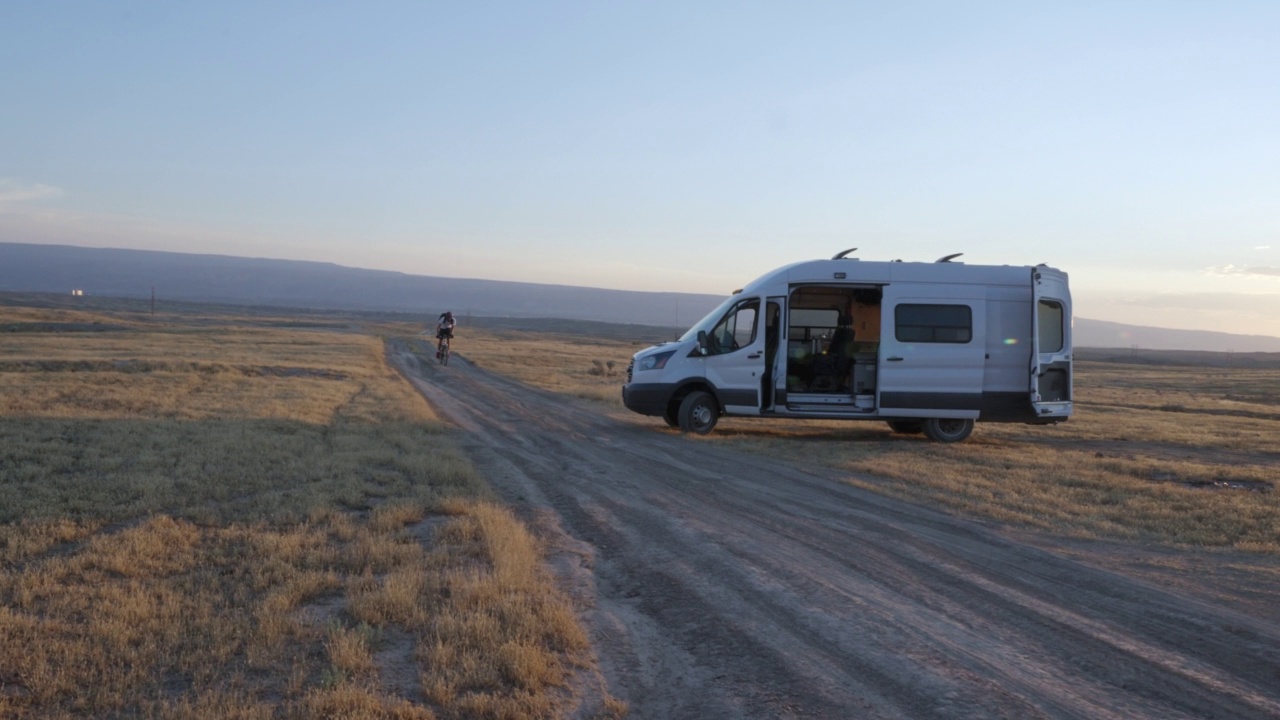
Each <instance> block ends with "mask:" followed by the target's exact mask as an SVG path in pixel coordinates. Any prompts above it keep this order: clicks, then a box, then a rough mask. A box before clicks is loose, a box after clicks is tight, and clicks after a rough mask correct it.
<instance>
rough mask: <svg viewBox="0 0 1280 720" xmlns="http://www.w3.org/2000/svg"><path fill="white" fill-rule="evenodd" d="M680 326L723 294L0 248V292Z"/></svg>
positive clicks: (218, 258) (137, 253)
mask: <svg viewBox="0 0 1280 720" xmlns="http://www.w3.org/2000/svg"><path fill="white" fill-rule="evenodd" d="M153 287H154V288H155V292H156V296H157V297H159V298H160V299H161V300H183V301H190V302H212V303H231V304H241V305H273V306H278V307H293V308H315V309H337V310H383V311H394V312H412V313H422V314H423V315H426V316H431V315H434V314H436V313H439V312H442V311H444V310H453V311H454V313H455V314H461V315H467V314H474V315H483V316H492V317H552V318H566V319H581V320H596V321H600V322H611V323H634V324H641V325H655V326H661V327H683V328H687V327H688V326H690V325H692V324H693V323H694V322H696V321H697V320H698V319H699V318H701V317H702V316H703V315H705V314H707V313H708V312H710V311H711V309H712V308H714V307H715V306H716V305H718V304H719V303H720V302H721V301H722V300H723V299H724V298H723V297H722V296H719V295H696V294H691V293H659V292H636V291H629V290H604V289H597V288H585V287H572V286H567V285H543V284H537V283H519V282H502V281H497V280H475V279H464V278H445V277H430V276H423V275H408V274H405V273H399V272H391V271H386V270H363V269H359V268H349V267H343V266H341V265H334V264H332V263H319V262H305V261H298V260H264V259H256V258H241V257H228V256H223V255H194V254H186V253H171V252H154V251H146V250H117V249H104V248H81V247H72V246H68V245H33V244H25V243H0V291H8V292H65V293H70V292H71V291H72V290H76V289H79V290H83V291H84V293H85V294H86V295H100V296H109V297H124V298H142V297H149V296H150V294H151V290H152V288H153Z"/></svg>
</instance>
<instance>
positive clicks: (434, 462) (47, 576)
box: [0, 307, 586, 718]
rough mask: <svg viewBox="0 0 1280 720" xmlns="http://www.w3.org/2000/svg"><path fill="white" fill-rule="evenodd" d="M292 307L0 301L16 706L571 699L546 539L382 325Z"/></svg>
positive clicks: (345, 708) (551, 704)
mask: <svg viewBox="0 0 1280 720" xmlns="http://www.w3.org/2000/svg"><path fill="white" fill-rule="evenodd" d="M291 324H292V323H291V322H290V319H289V318H278V319H270V318H266V319H264V318H262V317H255V318H252V319H251V320H244V319H241V318H228V317H222V316H216V315H211V316H200V317H188V318H183V317H179V316H164V317H161V318H159V319H153V318H150V317H145V316H130V315H128V314H127V313H118V314H113V315H100V314H95V313H84V312H80V311H59V310H34V309H26V308H13V307H5V308H0V333H3V335H0V337H3V343H0V717H120V716H127V717H134V716H138V717H141V716H145V717H159V718H213V717H217V718H224V717H240V718H259V717H261V718H280V717H289V718H314V717H348V718H384V717H385V718H432V717H551V716H554V715H555V714H556V713H557V712H558V709H559V708H561V707H562V706H563V703H564V702H565V693H564V691H563V690H562V687H563V686H564V684H565V682H566V678H567V677H568V676H569V674H570V673H571V672H572V669H573V667H574V665H575V663H577V662H581V658H583V657H584V656H585V653H586V642H585V639H584V636H583V634H582V630H581V628H580V627H579V626H578V625H577V623H576V620H575V619H574V616H573V614H572V612H571V611H570V610H569V609H568V606H567V603H566V601H565V599H564V598H563V597H561V596H560V595H559V594H558V593H557V592H556V591H555V590H554V588H553V586H552V584H551V583H550V581H549V580H548V578H547V577H546V576H545V575H544V574H543V571H542V569H541V565H540V557H539V555H538V551H537V546H536V544H535V543H534V542H533V540H532V539H531V538H530V537H529V536H528V534H527V533H526V532H525V530H524V529H523V527H522V526H521V525H520V524H519V523H518V522H516V521H515V520H514V518H512V517H511V516H510V515H509V514H507V513H506V512H505V511H503V510H501V509H499V508H496V507H494V506H492V505H491V504H489V503H488V502H486V501H485V497H486V491H485V489H484V486H483V483H482V481H481V480H480V478H478V477H477V476H476V474H475V472H474V471H473V470H472V468H471V466H470V465H469V463H468V462H467V461H466V459H465V458H463V457H461V456H460V455H458V454H457V453H456V452H455V451H454V450H453V449H452V443H451V442H450V437H449V431H448V429H447V428H445V427H444V426H443V425H441V424H440V423H439V422H438V421H437V419H436V418H435V416H434V414H433V413H432V411H431V409H430V407H429V406H428V405H427V404H426V403H425V401H423V400H422V398H421V397H420V396H419V395H417V394H416V393H415V392H413V391H412V389H411V388H410V387H409V386H408V384H407V383H405V382H404V381H403V379H402V378H400V377H399V376H398V375H396V374H395V373H394V372H392V371H391V370H390V369H389V368H388V366H387V363H386V361H385V358H384V357H383V344H382V341H381V340H379V339H377V338H376V337H373V336H372V335H371V334H369V332H367V331H366V332H350V331H347V330H349V328H348V327H347V323H345V322H343V323H334V324H333V326H334V327H333V329H337V330H343V331H344V332H334V331H332V330H327V331H326V330H316V329H313V328H314V326H317V325H323V324H324V323H323V322H321V321H311V322H308V323H305V325H307V326H308V327H304V328H297V327H289V326H290V325H291ZM103 326H110V327H111V328H112V329H110V330H103V329H102V327H103ZM399 330H400V331H402V332H403V331H404V328H399ZM453 660H458V664H456V665H455V664H453Z"/></svg>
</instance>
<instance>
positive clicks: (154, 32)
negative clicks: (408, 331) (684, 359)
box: [0, 0, 1280, 336]
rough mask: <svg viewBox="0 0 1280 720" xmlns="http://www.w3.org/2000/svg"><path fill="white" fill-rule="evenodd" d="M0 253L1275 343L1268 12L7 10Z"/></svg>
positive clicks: (1276, 111) (1275, 129)
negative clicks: (879, 310) (1041, 308)
mask: <svg viewBox="0 0 1280 720" xmlns="http://www.w3.org/2000/svg"><path fill="white" fill-rule="evenodd" d="M0 67H3V68H4V71H3V72H2V73H0V138H3V140H2V141H0V241H8V242H49V243H63V244H71V245H86V246H105V247H129V248H141V249H156V250H174V251H181V252H198V253H216V254H228V255H246V256H253V257H273V258H286V259H300V260H318V261H327V262H336V263H340V264H343V265H351V266H356V267H367V268H378V269H391V270H400V271H403V272H409V273H415V274H428V275H445V276H454V277H479V278H493V279H504V280H522V281H532V282H547V283H564V284H575V285H590V286H595V287H615V288H626V289H638V290H679V291H688V292H708V293H716V294H721V293H727V292H728V291H730V290H732V289H733V288H735V287H740V286H741V285H743V284H744V283H745V282H747V281H748V280H750V279H752V278H754V277H756V276H758V275H760V274H762V273H764V272H766V271H768V270H770V269H772V268H774V267H777V266H779V265H782V264H785V263H789V262H792V261H796V260H803V259H810V258H816V257H829V256H831V255H832V254H834V253H835V252H837V251H839V250H842V249H844V248H847V247H853V246H857V247H859V248H861V251H860V252H859V253H857V255H858V256H860V257H862V258H864V259H874V260H891V259H897V258H902V259H905V260H933V259H936V258H937V257H939V256H941V255H945V254H950V253H953V252H964V253H965V255H964V257H963V259H965V260H967V261H969V262H982V263H997V264H1035V263H1039V262H1046V263H1049V264H1050V265H1053V266H1055V267H1059V268H1062V269H1064V270H1066V271H1067V272H1069V273H1070V274H1071V277H1072V284H1073V289H1074V292H1075V299H1076V314H1077V315H1080V316H1083V317H1089V318H1094V319H1102V320H1113V321H1117V322H1129V323H1136V324H1146V325H1157V326H1162V327H1181V328H1196V329H1210V330H1225V331H1230V332H1243V333H1252V334H1268V335H1276V336H1280V81H1278V80H1277V77H1280V74H1278V73H1277V70H1276V69H1277V68H1280V3H1275V2H1231V1H1229V0H1228V1H1224V2H1178V1H1177V0H1168V1H1165V2H1125V1H1123V0H1118V1H1113V2H1096V3H1094V2H1072V3H1048V2H974V3H954V2H899V3H858V2H839V3H803V2H795V3H749V2H734V3H728V2H723V3H722V2H700V3H667V2H646V3H566V2H544V3H526V2H476V3H430V2H370V3H360V4H356V3H349V4H348V3H323V2H299V3H284V2H274V3H240V2H224V3H172V2H163V3H161V2H156V3H151V2H105V3H103V2H58V1H56V0H54V1H51V2H43V3H4V4H3V5H0Z"/></svg>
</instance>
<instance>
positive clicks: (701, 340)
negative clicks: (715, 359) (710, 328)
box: [694, 330, 707, 355]
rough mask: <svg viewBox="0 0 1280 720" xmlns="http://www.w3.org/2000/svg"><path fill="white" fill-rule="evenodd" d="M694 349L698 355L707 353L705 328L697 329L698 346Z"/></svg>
mask: <svg viewBox="0 0 1280 720" xmlns="http://www.w3.org/2000/svg"><path fill="white" fill-rule="evenodd" d="M694 351H695V352H697V353H698V354H699V355H706V354H707V331H706V330H699V331H698V347H696V348H694Z"/></svg>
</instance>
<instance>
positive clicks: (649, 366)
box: [636, 350, 676, 370]
mask: <svg viewBox="0 0 1280 720" xmlns="http://www.w3.org/2000/svg"><path fill="white" fill-rule="evenodd" d="M675 354H676V351H675V350H668V351H666V352H660V353H654V354H652V355H645V356H644V357H642V358H640V362H638V363H636V369H637V370H661V369H662V368H664V367H666V366H667V361H668V360H670V359H671V356H672V355H675Z"/></svg>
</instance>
